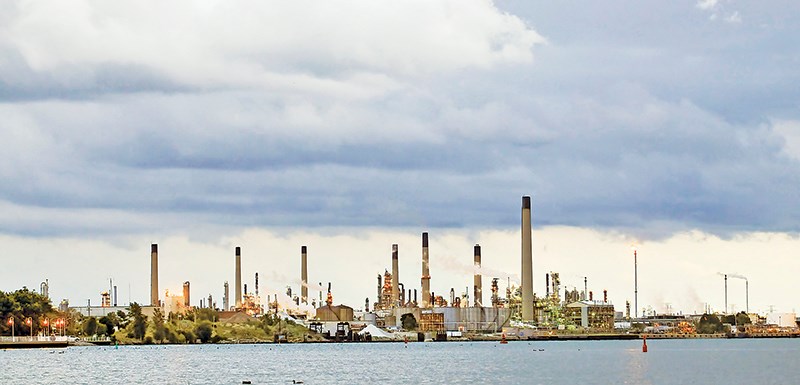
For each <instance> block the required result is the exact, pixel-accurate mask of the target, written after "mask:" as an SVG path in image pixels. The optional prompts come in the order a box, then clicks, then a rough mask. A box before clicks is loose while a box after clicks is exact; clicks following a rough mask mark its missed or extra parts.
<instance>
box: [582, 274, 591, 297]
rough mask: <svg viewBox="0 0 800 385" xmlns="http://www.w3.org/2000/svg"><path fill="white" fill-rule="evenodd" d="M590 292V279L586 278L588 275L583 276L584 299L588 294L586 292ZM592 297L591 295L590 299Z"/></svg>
mask: <svg viewBox="0 0 800 385" xmlns="http://www.w3.org/2000/svg"><path fill="white" fill-rule="evenodd" d="M588 292H589V284H588V280H587V279H586V277H583V299H586V295H587V294H586V293H588ZM591 299H592V298H591V297H589V300H590V301H591Z"/></svg>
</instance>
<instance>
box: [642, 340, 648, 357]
mask: <svg viewBox="0 0 800 385" xmlns="http://www.w3.org/2000/svg"><path fill="white" fill-rule="evenodd" d="M642 338H643V340H642V353H647V336H643V337H642Z"/></svg>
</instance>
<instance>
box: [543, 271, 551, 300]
mask: <svg viewBox="0 0 800 385" xmlns="http://www.w3.org/2000/svg"><path fill="white" fill-rule="evenodd" d="M544 291H545V295H546V296H547V297H548V298H549V297H550V273H547V274H545V275H544Z"/></svg>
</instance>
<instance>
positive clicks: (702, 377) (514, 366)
mask: <svg viewBox="0 0 800 385" xmlns="http://www.w3.org/2000/svg"><path fill="white" fill-rule="evenodd" d="M648 346H649V352H648V353H642V351H641V341H586V342H580V341H565V342H531V343H528V342H511V343H509V344H508V345H500V344H498V343H495V342H464V343H460V342H448V343H410V344H408V347H406V346H405V345H404V344H402V343H374V344H295V345H183V346H121V347H119V349H114V347H72V348H67V349H42V350H4V351H0V383H2V384H17V383H19V384H34V383H58V384H61V383H85V384H97V383H132V384H153V383H156V384H241V383H242V381H245V380H247V381H251V382H252V383H253V384H289V383H292V380H302V381H304V383H306V384H335V383H339V384H350V383H359V384H365V383H383V384H414V385H418V384H485V383H496V384H578V383H586V384H686V383H697V384H710V383H725V384H742V383H750V384H785V383H797V379H798V377H799V376H800V369H798V365H797V364H798V361H800V339H775V340H719V339H715V340H658V341H648Z"/></svg>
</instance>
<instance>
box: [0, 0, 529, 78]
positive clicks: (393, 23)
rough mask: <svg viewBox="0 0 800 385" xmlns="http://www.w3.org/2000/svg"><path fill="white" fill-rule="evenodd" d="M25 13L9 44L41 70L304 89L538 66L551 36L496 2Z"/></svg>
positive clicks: (128, 6) (28, 8) (138, 4)
mask: <svg viewBox="0 0 800 385" xmlns="http://www.w3.org/2000/svg"><path fill="white" fill-rule="evenodd" d="M17 8H18V11H19V16H18V17H17V18H16V19H15V20H13V21H12V23H11V25H9V26H7V27H6V31H7V32H6V33H7V37H8V39H7V40H8V42H9V43H10V44H12V45H13V46H14V47H17V48H18V49H19V51H20V52H21V53H22V55H23V57H24V59H25V60H26V62H27V63H28V64H29V65H30V66H31V67H32V68H33V69H34V70H36V71H54V70H56V69H58V68H62V69H63V68H74V69H78V68H83V67H85V66H97V65H102V64H108V63H117V64H134V65H141V66H145V67H147V68H151V69H153V70H156V71H158V72H159V73H163V74H167V75H168V76H169V77H170V78H172V79H177V80H178V81H180V82H182V83H188V84H192V85H200V86H231V85H234V86H237V87H260V88H270V87H282V86H285V85H286V83H287V82H288V83H291V84H294V83H300V84H298V85H297V86H298V87H301V88H302V87H303V83H306V82H308V81H313V79H308V78H305V79H304V77H306V76H308V74H313V75H312V77H313V78H333V79H337V78H340V77H341V76H342V75H341V74H337V72H339V71H346V73H353V72H366V73H372V72H378V73H391V74H403V75H424V74H429V73H436V72H440V71H449V70H454V69H460V68H471V67H475V68H489V67H493V66H495V65H498V64H504V63H527V62H530V60H531V59H532V52H531V48H532V47H533V46H534V45H535V44H539V43H542V42H543V41H544V39H543V38H542V37H541V36H540V35H539V34H537V33H536V32H535V31H533V30H531V29H530V28H529V27H528V26H526V25H525V23H524V22H523V21H521V20H520V19H519V18H517V17H515V16H512V15H509V14H505V13H502V12H500V11H499V10H498V9H497V8H496V7H495V6H494V5H493V4H492V2H491V1H489V0H481V1H471V2H460V1H454V0H441V1H421V0H420V1H414V2H403V3H375V2H372V1H351V2H346V3H318V2H309V1H295V2H289V3H287V2H280V1H266V2H262V1H252V2H243V3H229V2H195V1H176V2H171V3H169V4H164V3H163V2H158V1H123V2H115V3H113V4H111V3H105V2H97V1H82V2H76V3H70V4H67V3H64V2H59V1H44V2H33V3H24V4H20V5H19V6H18V7H17ZM344 76H350V75H346V74H345V75H344ZM367 80H369V79H367ZM372 81H374V79H373V80H372ZM316 82H317V84H314V85H313V86H314V87H323V88H324V84H319V83H320V81H319V80H318V79H317V80H316Z"/></svg>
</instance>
